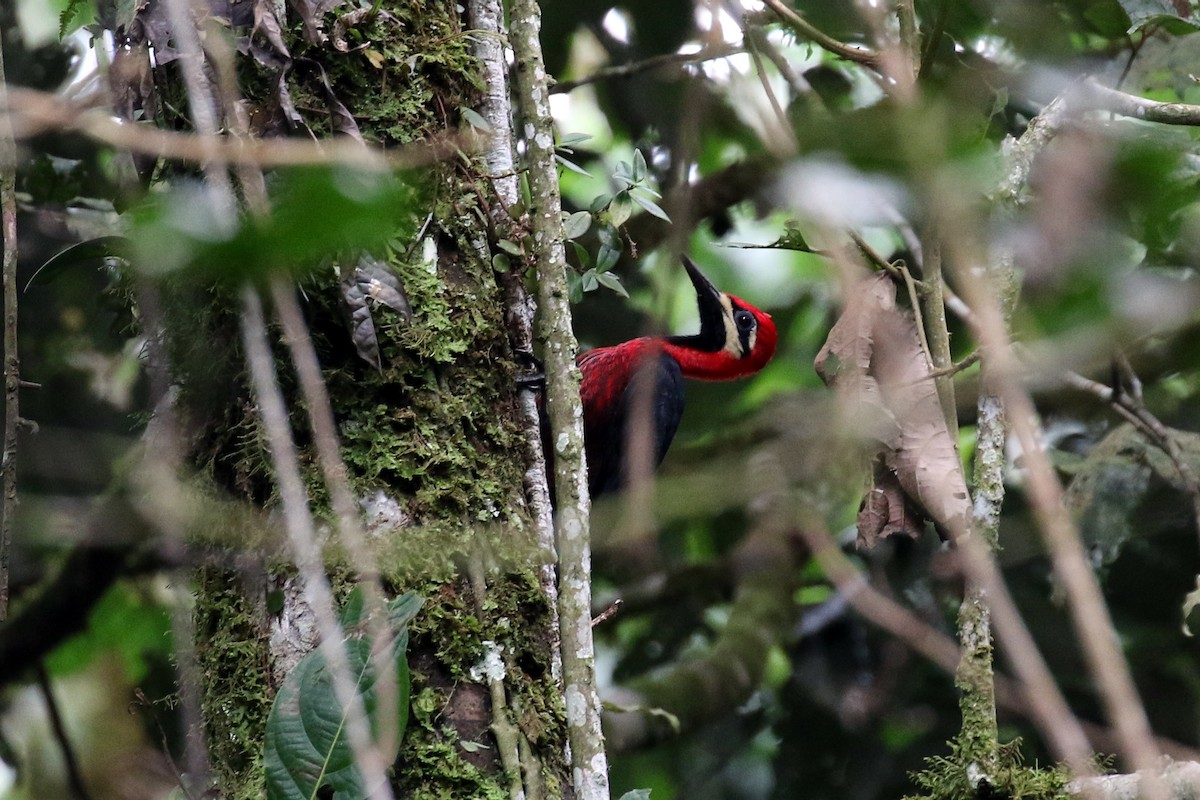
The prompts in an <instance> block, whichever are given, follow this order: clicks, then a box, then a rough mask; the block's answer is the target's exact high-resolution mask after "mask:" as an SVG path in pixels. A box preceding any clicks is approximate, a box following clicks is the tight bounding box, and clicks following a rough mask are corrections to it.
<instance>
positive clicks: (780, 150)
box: [742, 30, 800, 157]
mask: <svg viewBox="0 0 1200 800" xmlns="http://www.w3.org/2000/svg"><path fill="white" fill-rule="evenodd" d="M742 36H743V38H744V39H745V40H746V42H747V43H748V44H749V45H750V47H749V50H750V58H751V59H753V61H754V73H755V75H757V76H758V82H759V85H761V86H762V88H763V92H765V93H766V95H767V100H768V101H769V102H770V103H771V110H772V112H774V114H775V121H776V122H777V123H778V124H779V130H780V131H781V132H782V134H783V138H784V140H785V143H786V147H775V148H772V150H774V151H776V152H775V155H777V156H781V157H786V156H791V155H793V154H795V153H796V151H798V150H799V149H800V142H799V141H798V140H797V139H796V132H795V131H794V130H792V123H791V121H790V120H789V119H788V116H787V112H786V111H784V109H783V104H782V103H780V102H779V97H778V96H777V95H776V94H775V90H774V89H773V88H771V80H770V78H769V77H768V76H767V71H766V70H765V69H764V68H763V58H762V53H760V52H759V48H758V46H757V44H756V42H755V37H754V36H753V35H752V34H750V33H749V32H747V31H745V30H743V31H742ZM764 38H765V37H764ZM763 138H764V140H765V141H764V144H766V145H767V146H768V147H770V146H771V143H772V138H773V137H763Z"/></svg>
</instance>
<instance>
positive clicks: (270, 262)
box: [129, 166, 424, 283]
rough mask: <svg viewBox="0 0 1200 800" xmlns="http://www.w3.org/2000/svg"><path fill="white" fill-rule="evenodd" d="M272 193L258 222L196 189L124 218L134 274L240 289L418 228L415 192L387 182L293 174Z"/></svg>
mask: <svg viewBox="0 0 1200 800" xmlns="http://www.w3.org/2000/svg"><path fill="white" fill-rule="evenodd" d="M271 188H272V192H271V207H272V212H271V214H270V215H269V216H262V217H254V216H238V215H236V214H235V213H233V212H229V211H226V210H225V209H223V208H222V207H221V206H220V205H219V203H218V202H217V201H216V200H215V199H214V195H213V194H212V193H211V192H209V191H208V190H207V189H205V188H204V187H203V186H201V185H200V184H198V183H192V184H185V185H182V186H178V187H176V188H175V189H173V190H172V191H170V192H167V193H166V194H163V195H154V196H153V198H152V200H151V201H150V202H147V203H146V204H144V205H142V206H140V207H139V208H137V209H135V210H133V211H132V212H131V213H130V216H131V217H132V218H133V226H132V228H131V230H130V236H129V238H130V240H131V241H132V242H133V247H132V253H131V260H132V262H133V264H134V266H135V267H136V268H138V269H140V270H143V271H145V272H148V273H152V274H163V273H169V272H178V271H189V272H193V273H197V274H199V275H200V276H202V277H205V278H211V279H218V280H220V279H224V280H230V281H236V282H238V283H241V282H242V281H246V280H254V279H257V278H261V277H264V276H266V275H268V274H272V273H275V272H277V271H280V270H295V271H304V272H307V271H310V270H312V269H313V268H314V267H316V266H318V265H319V264H321V263H322V262H323V261H326V260H329V259H331V258H333V257H335V256H336V255H337V254H338V253H340V252H344V251H346V250H354V251H375V250H382V248H383V247H384V246H386V245H387V243H388V242H389V241H390V240H391V239H393V238H395V237H396V235H397V233H398V228H399V227H400V226H402V225H405V224H407V225H408V226H409V227H411V231H406V232H405V234H406V235H413V234H415V231H416V229H417V227H418V225H419V223H418V222H417V221H416V220H417V219H418V214H417V213H416V207H417V205H418V202H419V200H420V197H419V193H418V190H417V189H416V186H415V184H409V183H406V182H405V181H403V180H400V179H399V178H397V177H395V176H392V175H384V174H381V173H378V172H369V171H363V170H355V169H350V168H347V167H344V166H329V167H311V168H297V169H292V170H288V171H286V172H283V173H282V174H280V175H279V176H278V177H277V179H276V180H275V181H274V182H273V183H272V184H271ZM419 217H420V219H423V218H424V215H423V214H421V215H419Z"/></svg>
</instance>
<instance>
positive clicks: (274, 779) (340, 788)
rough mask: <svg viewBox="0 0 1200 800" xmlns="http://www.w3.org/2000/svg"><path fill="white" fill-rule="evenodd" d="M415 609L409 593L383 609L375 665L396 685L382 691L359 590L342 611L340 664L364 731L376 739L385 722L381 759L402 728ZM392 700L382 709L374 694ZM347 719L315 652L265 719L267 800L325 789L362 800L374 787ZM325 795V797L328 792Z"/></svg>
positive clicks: (304, 797) (394, 746)
mask: <svg viewBox="0 0 1200 800" xmlns="http://www.w3.org/2000/svg"><path fill="white" fill-rule="evenodd" d="M420 607H421V600H420V599H419V598H418V597H417V596H416V595H415V594H413V593H412V592H408V593H406V594H403V595H401V596H400V597H397V598H396V599H395V600H392V601H391V602H390V603H388V604H387V620H386V623H385V628H386V632H387V636H388V641H386V642H384V643H382V645H383V646H384V647H385V652H386V655H385V656H384V658H383V659H382V662H383V663H384V664H385V666H386V667H387V668H388V670H389V672H390V673H391V675H392V677H394V680H395V684H394V686H393V687H391V689H390V691H389V692H387V693H385V692H383V691H381V685H380V678H381V677H382V676H381V675H377V674H376V667H377V664H378V663H379V662H380V661H381V659H380V658H378V657H377V658H375V659H372V658H371V652H370V649H371V644H372V642H371V637H370V635H369V626H367V625H366V624H365V623H366V620H365V618H364V616H365V613H366V609H365V603H364V600H363V596H362V592H361V591H359V590H355V591H354V592H353V593H351V596H350V598H349V600H348V601H347V603H346V606H345V608H343V610H342V614H341V617H342V626H343V629H344V630H345V632H346V636H347V639H346V641H345V642H344V647H345V650H346V660H347V662H348V664H349V667H350V671H351V674H352V675H353V676H354V677H355V679H356V681H357V690H358V694H359V696H360V697H361V698H362V704H363V708H364V709H365V711H366V714H367V718H368V720H369V721H370V727H371V732H372V734H373V735H374V736H379V735H380V733H381V732H382V731H383V730H386V728H385V727H384V726H383V725H382V721H383V720H384V719H385V717H384V716H383V715H385V714H386V715H388V718H390V720H389V721H390V723H391V724H390V726H388V727H390V728H391V730H392V731H393V732H394V734H395V735H394V738H393V739H392V741H391V742H389V743H387V744H388V745H389V746H388V748H387V752H385V753H384V754H383V755H384V758H385V759H386V760H387V761H389V762H390V761H392V760H394V759H395V757H396V754H397V753H398V752H399V749H400V740H401V738H402V737H403V735H404V729H405V726H406V725H407V723H408V698H409V689H410V682H409V673H408V661H407V658H406V656H405V649H406V648H407V646H408V622H409V621H410V620H411V619H412V618H413V617H414V616H415V615H416V613H417V611H418V610H419V609H420ZM387 694H390V695H391V697H392V699H393V700H394V701H395V702H394V704H393V705H391V706H390V707H389V708H386V709H385V708H381V707H380V702H381V695H384V696H386V695H387ZM345 725H346V713H345V711H344V709H343V708H342V706H341V704H340V703H339V702H338V700H337V696H336V694H335V692H334V689H333V681H332V679H331V676H330V674H329V666H328V664H327V663H326V660H325V657H324V655H323V654H322V652H321V651H320V650H314V651H313V652H311V653H309V654H308V655H307V656H305V657H304V658H302V659H301V660H300V663H299V664H297V665H296V667H295V669H293V670H292V672H291V673H289V674H288V677H287V679H286V680H285V681H284V683H283V686H281V687H280V689H279V693H278V694H277V695H276V696H275V701H274V703H273V704H272V706H271V712H270V715H269V716H268V717H267V732H266V739H265V742H264V754H263V764H264V768H265V770H266V777H267V798H268V800H312V798H314V797H317V796H318V795H319V793H320V790H321V789H322V787H328V789H332V790H333V793H332V797H333V798H334V799H335V800H360V799H361V800H365V798H367V797H369V796H370V794H371V791H372V790H373V789H374V788H375V787H373V786H367V785H365V781H364V778H363V775H362V773H361V771H360V770H359V769H358V766H357V764H356V763H355V760H354V754H353V753H352V751H351V749H350V745H349V742H348V741H347V739H346V735H345ZM328 789H327V790H326V791H328Z"/></svg>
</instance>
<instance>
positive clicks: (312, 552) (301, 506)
mask: <svg viewBox="0 0 1200 800" xmlns="http://www.w3.org/2000/svg"><path fill="white" fill-rule="evenodd" d="M241 323H242V345H243V347H244V348H245V351H246V363H247V365H248V366H249V368H250V378H251V382H252V384H253V386H254V398H255V401H256V404H257V406H258V412H259V415H260V416H261V418H262V424H263V429H264V430H265V431H266V434H267V443H268V446H269V448H270V452H271V464H272V467H273V468H274V471H275V480H276V483H277V484H278V486H279V496H280V505H281V507H282V511H283V519H284V527H285V529H286V531H287V539H288V544H289V545H290V546H291V548H292V554H293V557H294V558H295V560H296V565H297V567H298V569H299V571H300V577H301V580H302V581H303V584H304V593H305V597H306V599H307V600H308V602H309V605H310V606H311V607H312V610H313V614H314V615H315V616H316V619H317V630H318V631H319V632H320V634H321V644H320V648H321V653H322V654H323V655H324V656H325V660H326V663H328V665H329V675H330V678H331V681H332V683H333V690H334V696H335V697H336V698H337V701H338V704H339V705H340V706H341V707H342V708H344V709H346V740H347V741H348V742H349V744H350V749H351V750H352V752H353V753H354V761H355V763H356V764H357V765H358V767H359V769H361V770H362V773H363V780H364V784H365V785H366V786H368V787H371V795H370V797H371V798H372V800H391V798H392V791H391V785H390V784H389V783H388V780H387V764H386V763H385V762H384V759H383V757H382V753H381V752H380V750H379V748H377V747H376V746H375V745H374V744H373V743H372V741H371V731H370V728H369V724H368V720H367V715H366V711H365V709H364V708H363V702H362V696H361V695H360V694H359V693H358V691H357V690H356V688H355V679H354V676H353V674H352V673H351V671H350V665H349V663H348V662H347V659H346V651H345V648H344V646H343V642H344V641H345V634H344V632H343V631H342V627H341V624H340V623H339V622H338V620H337V617H336V616H335V615H334V612H333V605H334V604H333V592H332V590H331V589H330V586H329V578H328V576H327V575H326V574H325V564H324V561H323V560H322V558H321V546H320V544H319V543H318V541H317V537H316V531H315V530H314V526H313V520H312V514H311V513H310V511H309V507H308V496H307V494H306V492H305V489H304V481H303V478H302V477H301V475H300V462H299V459H298V458H297V455H296V445H295V442H294V441H293V440H292V431H291V426H290V425H289V423H288V414H287V406H286V404H285V403H284V399H283V393H282V392H281V391H280V389H279V383H278V381H277V380H276V378H275V360H274V358H273V357H272V355H271V348H270V345H269V344H268V343H267V328H266V322H265V320H264V319H263V312H262V303H261V301H260V300H259V298H258V294H257V292H255V290H254V289H253V288H251V287H249V286H247V287H246V288H245V289H243V290H242V320H241Z"/></svg>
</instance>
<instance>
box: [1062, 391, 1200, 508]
mask: <svg viewBox="0 0 1200 800" xmlns="http://www.w3.org/2000/svg"><path fill="white" fill-rule="evenodd" d="M1066 381H1067V384H1068V385H1069V386H1072V387H1074V388H1076V389H1079V390H1081V391H1084V392H1087V393H1088V394H1091V395H1094V396H1095V397H1097V398H1099V399H1100V400H1101V401H1102V402H1105V403H1108V404H1109V405H1110V406H1112V409H1113V410H1114V411H1116V412H1117V413H1118V414H1120V415H1121V416H1122V417H1124V418H1125V419H1126V420H1127V421H1128V422H1129V423H1130V424H1132V425H1133V426H1134V427H1135V428H1137V429H1138V430H1139V431H1141V432H1142V434H1143V435H1144V436H1145V437H1146V438H1147V439H1149V440H1150V441H1151V442H1152V443H1153V444H1154V445H1155V446H1156V447H1158V448H1159V449H1160V450H1162V451H1163V452H1164V453H1166V454H1167V457H1168V458H1170V459H1171V463H1172V464H1173V465H1174V467H1175V471H1176V472H1178V473H1179V477H1180V480H1182V481H1183V487H1184V491H1186V492H1187V493H1188V495H1189V496H1190V497H1191V499H1192V516H1193V518H1194V519H1195V522H1196V529H1197V530H1198V531H1200V478H1198V477H1197V475H1196V471H1195V470H1194V469H1192V465H1191V464H1189V463H1188V460H1187V457H1186V456H1184V454H1183V451H1182V450H1180V448H1179V441H1178V439H1177V438H1176V436H1175V433H1174V432H1173V431H1172V430H1171V429H1170V428H1168V427H1167V426H1166V425H1164V424H1163V423H1162V421H1161V420H1159V419H1158V417H1156V416H1154V414H1152V413H1151V412H1150V410H1149V409H1148V408H1146V406H1145V404H1144V403H1143V402H1142V400H1141V398H1140V396H1138V395H1131V394H1129V393H1128V392H1117V391H1114V389H1113V387H1111V386H1106V385H1104V384H1103V383H1100V382H1099V381H1094V380H1092V379H1090V378H1085V377H1084V376H1083V375H1080V374H1079V373H1077V372H1068V373H1067V374H1066Z"/></svg>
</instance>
